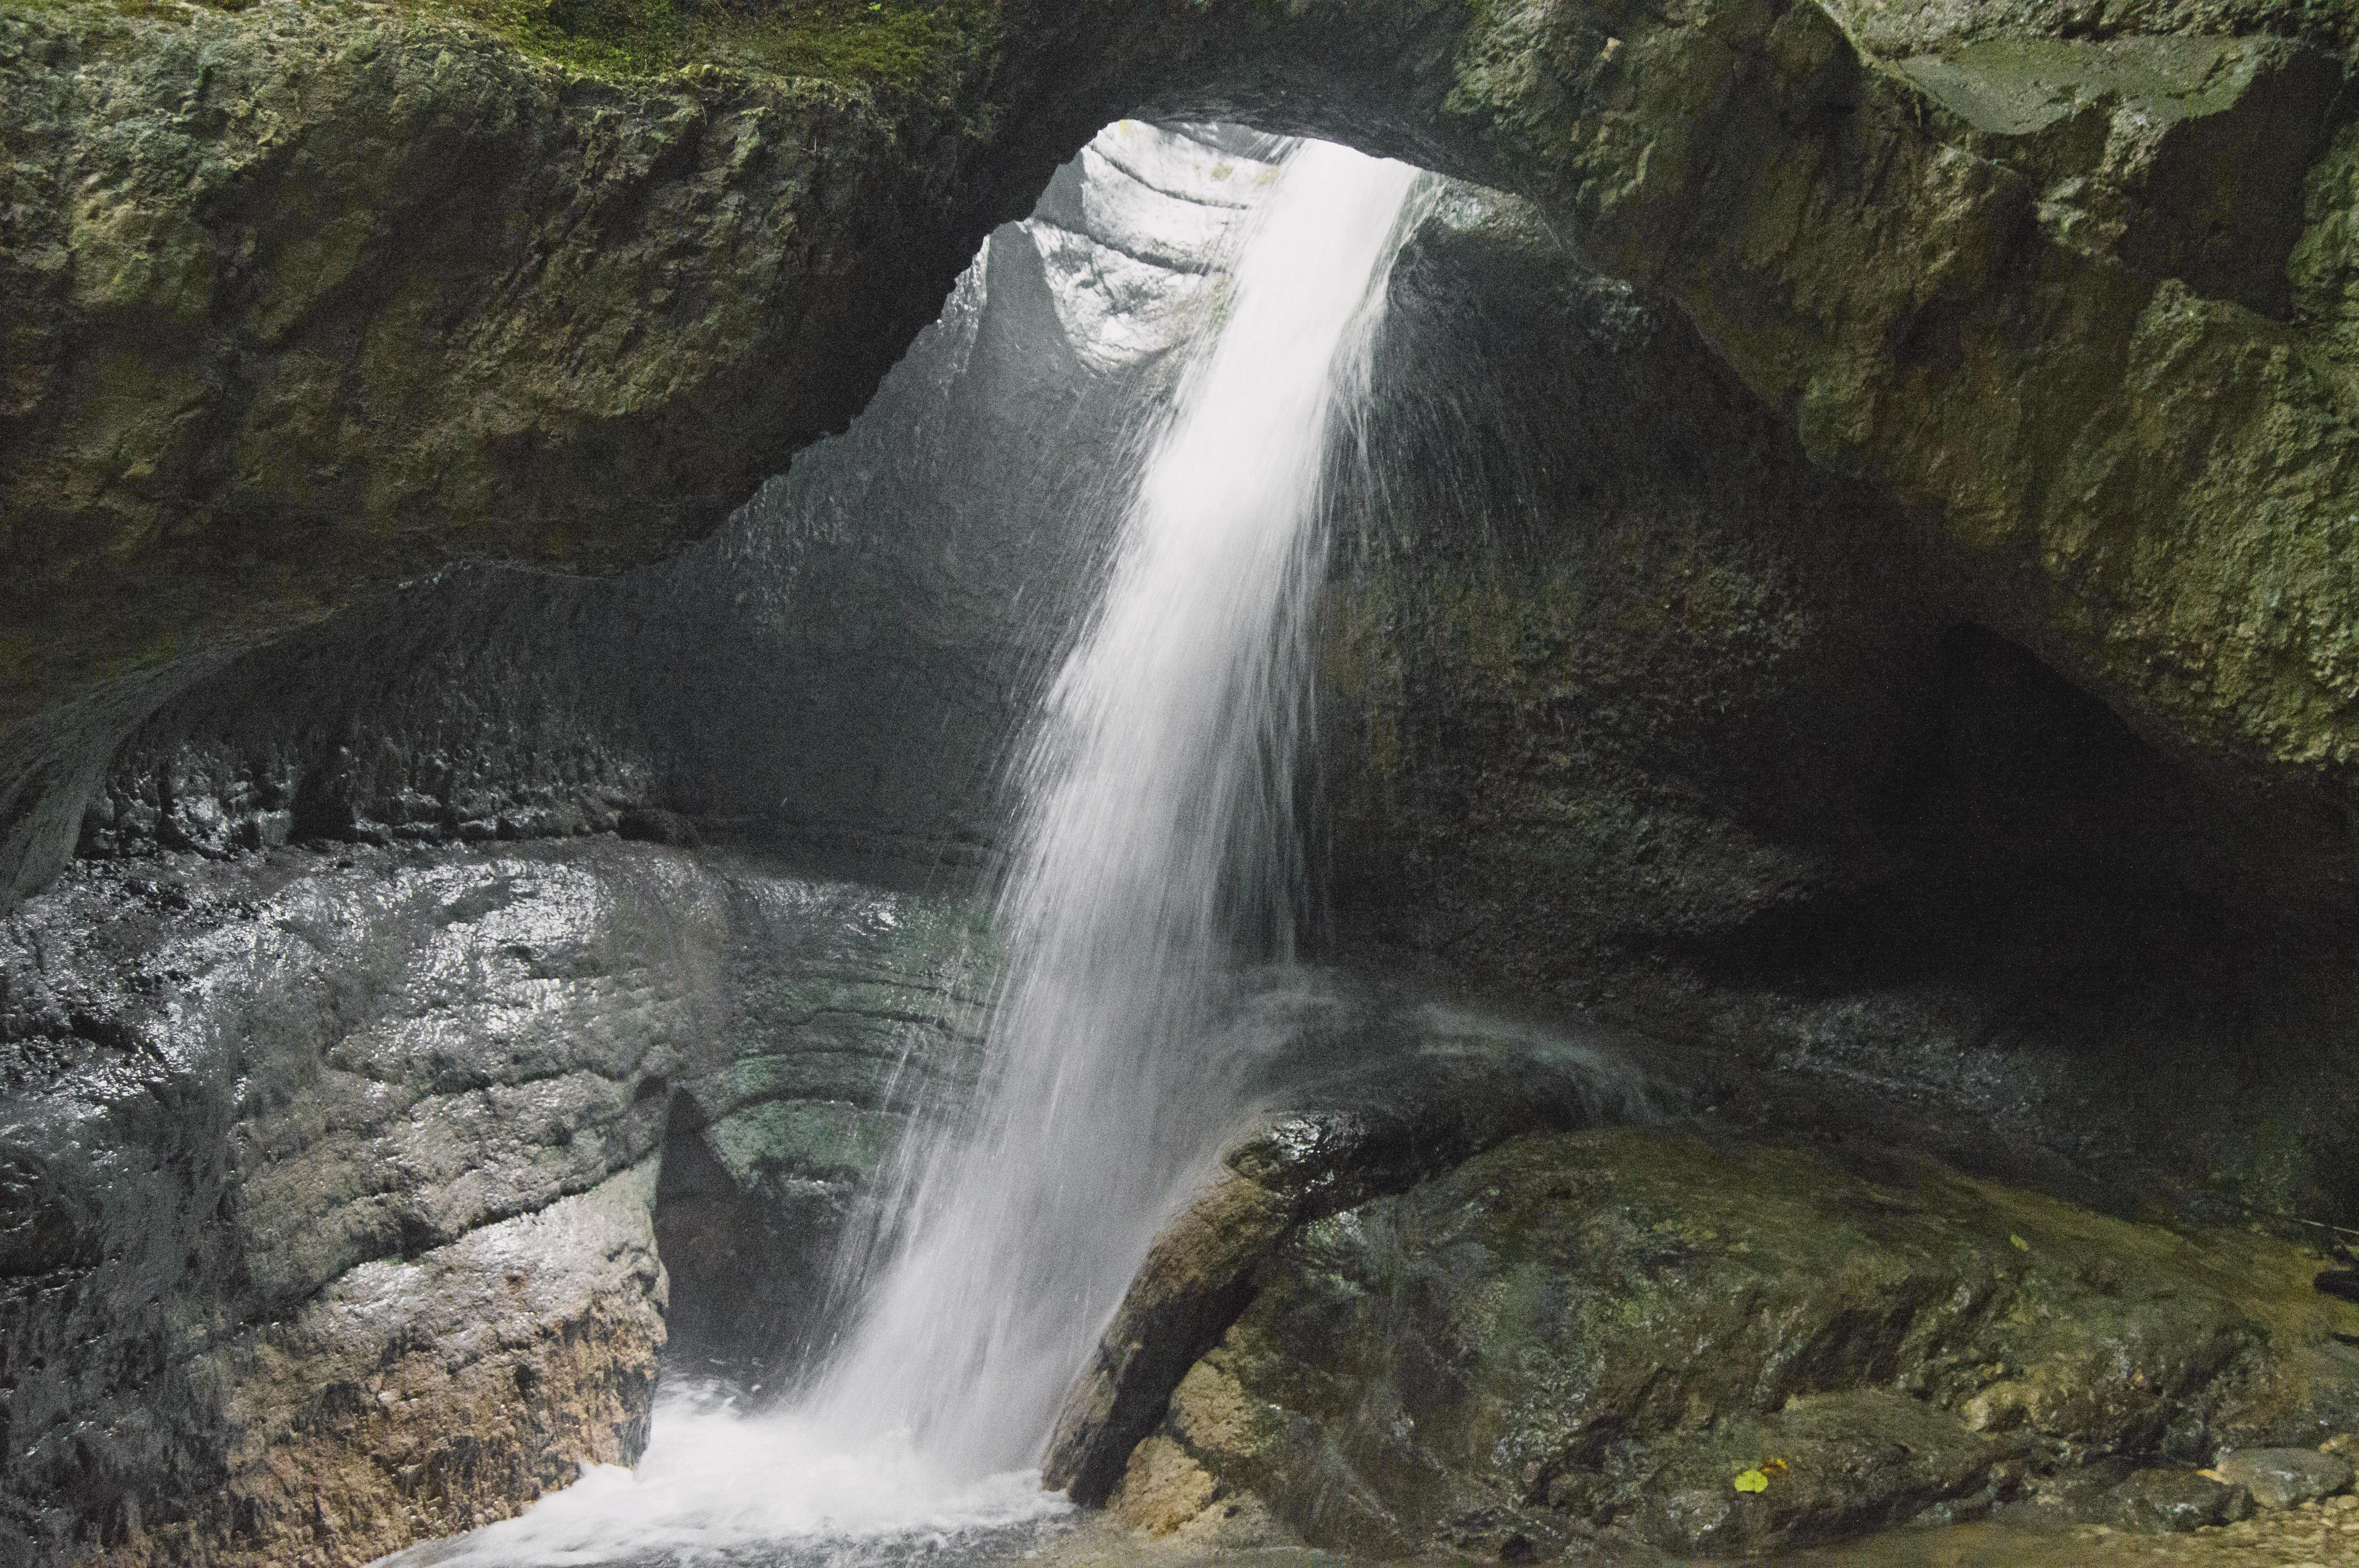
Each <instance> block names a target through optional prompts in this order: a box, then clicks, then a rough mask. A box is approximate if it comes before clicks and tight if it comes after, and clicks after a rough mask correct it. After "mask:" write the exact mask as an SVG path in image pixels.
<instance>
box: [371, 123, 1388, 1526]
mask: <svg viewBox="0 0 2359 1568" xmlns="http://www.w3.org/2000/svg"><path fill="white" fill-rule="evenodd" d="M1419 178H1420V177H1419V174H1418V172H1417V171H1416V170H1414V169H1412V168H1408V167H1407V166H1405V165H1400V164H1395V163H1389V162H1386V161H1383V160H1379V159H1374V158H1369V157H1364V156H1362V155H1360V154H1357V153H1354V152H1352V151H1350V150H1348V149H1346V148H1343V147H1337V146H1327V145H1325V144H1321V143H1305V144H1301V145H1300V146H1299V147H1298V148H1297V149H1296V150H1295V151H1294V152H1293V153H1292V154H1291V155H1290V156H1289V157H1288V159H1287V162H1286V164H1285V168H1284V172H1283V174H1282V175H1281V177H1280V178H1278V179H1277V182H1276V184H1275V186H1274V187H1273V188H1272V189H1270V191H1269V194H1268V195H1267V196H1266V199H1265V200H1263V202H1262V203H1261V206H1260V208H1259V210H1258V211H1257V212H1256V214H1255V215H1254V218H1253V219H1252V221H1251V225H1250V228H1249V229H1248V231H1247V232H1246V234H1245V238H1244V239H1243V242H1242V243H1241V245H1240V247H1239V249H1238V250H1237V252H1236V254H1235V255H1234V262H1233V268H1232V273H1231V279H1230V284H1229V289H1228V294H1227V297H1226V300H1225V308H1224V311H1223V316H1222V319H1220V321H1219V322H1218V324H1217V326H1216V328H1215V329H1214V330H1212V331H1211V332H1210V333H1209V335H1208V336H1207V338H1206V339H1205V341H1203V342H1201V344H1200V345H1199V346H1198V349H1197V351H1196V352H1195V354H1194V355H1193V357H1192V358H1191V360H1190V364H1189V366H1188V369H1187V371H1186V373H1184V375H1183V377H1182V380H1181V384H1180V392H1179V395H1178V397H1177V398H1176V400H1175V403H1174V406H1173V408H1172V411H1171V414H1170V416H1169V423H1168V424H1167V425H1166V426H1165V427H1164V428H1163V429H1162V430H1161V432H1160V433H1159V435H1158V438H1156V439H1155V441H1154V442H1153V443H1152V445H1151V447H1150V449H1149V450H1148V453H1147V459H1146V460H1145V463H1144V465H1143V467H1142V470H1141V471H1140V474H1139V478H1138V483H1137V491H1136V497H1135V499H1134V501H1133V502H1132V503H1131V505H1130V507H1129V510H1128V513H1127V514H1126V516H1125V520H1124V523H1123V528H1122V532H1121V535H1120V537H1119V539H1118V540H1117V542H1116V546H1115V550H1114V565H1113V570H1112V576H1111V580H1110V582H1109V584H1108V586H1107V588H1106V589H1105V591H1104V596H1103V599H1102V600H1101V601H1100V603H1099V604H1098V606H1097V607H1096V610H1095V611H1094V613H1093V615H1092V616H1091V617H1090V618H1089V619H1088V621H1087V622H1086V623H1085V625H1084V627H1083V630H1082V635H1081V637H1080V638H1079V640H1078V642H1077V643H1076V645H1075V647H1074V650H1073V653H1072V654H1071V657H1070V659H1069V660H1068V662H1067V664H1066V665H1065V666H1064V668H1063V669H1062V671H1061V672H1060V674H1059V676H1057V678H1056V680H1055V681H1054V683H1053V684H1052V685H1051V687H1050V688H1049V693H1048V696H1047V698H1046V701H1045V703H1044V705H1043V708H1042V712H1041V715H1040V717H1039V719H1038V720H1037V721H1036V724H1035V727H1034V730H1033V733H1032V737H1031V740H1030V742H1029V746H1028V750H1027V755H1026V757H1025V759H1024V761H1023V762H1021V763H1020V765H1019V768H1018V771H1017V775H1016V782H1017V783H1018V784H1019V785H1020V787H1021V791H1022V795H1023V799H1024V802H1025V805H1024V811H1023V825H1022V828H1021V831H1020V834H1019V838H1018V842H1017V847H1016V855H1015V857H1014V870H1013V871H1012V873H1011V875H1010V877H1009V880H1008V883H1007V886H1006V891H1005V892H1004V893H1003V896H1002V899H1001V902H1000V907H999V912H998V916H997V921H996V926H997V930H998V932H999V935H1000V936H1001V937H1002V939H1003V940H1004V941H1005V942H1006V946H1007V950H1008V964H1007V968H1006V975H1007V979H1006V982H1005V985H1004V989H1003V990H1002V992H1001V994H1000V996H999V997H998V999H997V1000H996V1001H995V1005H994V1009H993V1014H992V1020H991V1022H990V1025H989V1064H988V1065H987V1067H986V1070H985V1075H984V1084H983V1087H982V1089H981V1092H980V1093H979V1094H978V1095H977V1096H976V1104H975V1105H973V1106H971V1107H965V1108H957V1110H958V1111H959V1112H960V1114H945V1115H942V1116H940V1117H938V1118H937V1119H936V1123H937V1124H938V1125H940V1127H941V1128H943V1131H942V1133H941V1134H940V1136H938V1137H937V1138H935V1139H933V1140H931V1141H923V1142H919V1143H916V1144H913V1146H912V1147H911V1148H909V1149H908V1150H906V1151H904V1152H903V1154H902V1155H901V1157H900V1159H899V1162H898V1163H897V1167H896V1170H895V1172H894V1173H893V1176H892V1179H891V1181H890V1182H889V1183H888V1184H887V1186H886V1195H885V1203H884V1209H885V1211H886V1213H887V1214H888V1215H889V1216H890V1218H891V1230H890V1239H891V1257H890V1260H889V1261H888V1262H887V1263H886V1265H885V1266H884V1267H883V1269H882V1270H881V1271H880V1272H879V1274H878V1276H877V1279H876V1281H875V1284H874V1285H873V1286H872V1287H871V1288H869V1289H868V1291H867V1292H866V1304H865V1306H864V1311H863V1313H862V1314H861V1317H860V1319H859V1320H858V1322H857V1324H856V1325H855V1327H854V1329H853V1333H852V1335H851V1336H850V1338H849V1341H848V1343H847V1345H846V1346H845V1347H844V1349H843V1352H842V1354H840V1355H839V1356H838V1357H836V1358H835V1360H834V1361H833V1362H832V1365H831V1366H830V1367H829V1368H827V1369H826V1370H825V1371H824V1373H823V1374H822V1375H821V1377H820V1379H818V1380H817V1381H816V1382H815V1383H814V1384H813V1385H812V1386H811V1387H810V1388H809V1389H807V1390H804V1391H803V1393H802V1394H801V1396H800V1397H799V1398H798V1399H797V1400H795V1401H794V1403H793V1405H792V1406H791V1408H789V1409H787V1410H785V1411H778V1412H775V1413H771V1414H766V1415H761V1416H750V1417H749V1416H739V1415H737V1414H736V1413H734V1411H732V1410H730V1409H728V1408H726V1407H725V1406H723V1404H721V1403H718V1402H716V1401H715V1400H711V1399H702V1400H700V1399H699V1398H696V1397H693V1396H690V1395H686V1394H673V1395H670V1396H669V1397H668V1398H667V1399H666V1400H665V1401H664V1403H663V1404H662V1405H661V1406H659V1408H658V1412H657V1415H656V1420H655V1424H654V1427H653V1429H652V1441H651V1443H650V1445H649V1447H648V1450H647V1455H646V1457H645V1459H644V1461H643V1463H642V1464H641V1465H640V1467H639V1469H638V1472H637V1474H636V1476H624V1475H622V1474H621V1473H613V1474H609V1473H607V1472H603V1471H602V1472H597V1473H594V1474H593V1475H592V1476H590V1477H589V1478H588V1479H587V1480H585V1481H584V1482H582V1484H580V1485H578V1486H576V1487H572V1488H571V1489H570V1490H568V1491H567V1492H565V1493H563V1494H560V1495H559V1496H558V1497H556V1498H550V1499H549V1500H547V1501H544V1502H543V1503H542V1504H540V1505H539V1506H538V1507H537V1508H535V1509H533V1510H532V1511H531V1512H530V1513H528V1514H527V1515H526V1516H524V1517H523V1518H521V1519H516V1520H513V1521H510V1522H509V1523H506V1524H503V1525H498V1526H494V1527H491V1528H490V1529H487V1530H483V1531H480V1532H478V1533H477V1534H476V1535H474V1536H472V1537H468V1538H464V1539H463V1540H462V1541H460V1542H455V1543H452V1544H451V1545H450V1546H445V1547H440V1548H436V1549H433V1550H434V1551H435V1552H437V1553H439V1554H438V1555H431V1556H429V1555H412V1556H408V1557H405V1558H403V1559H401V1560H400V1561H402V1562H404V1563H417V1564H422V1563H428V1562H448V1563H612V1562H617V1561H631V1562H641V1563H645V1562H671V1561H678V1562H688V1561H698V1560H708V1561H709V1560H713V1559H714V1558H716V1557H717V1558H718V1559H719V1560H722V1561H732V1562H746V1563H756V1562H758V1563H802V1562H810V1563H865V1562H887V1561H907V1560H911V1558H912V1555H913V1554H915V1555H916V1556H918V1557H923V1556H925V1555H926V1554H927V1553H929V1552H932V1551H933V1550H934V1549H933V1548H932V1547H931V1546H929V1545H928V1544H927V1542H929V1541H935V1540H938V1539H944V1538H946V1537H947V1536H951V1535H962V1534H963V1535H966V1536H969V1537H973V1536H976V1535H977V1534H978V1532H980V1533H981V1534H984V1535H988V1534H990V1533H991V1532H993V1531H995V1530H998V1531H1004V1530H1007V1529H1010V1528H1018V1527H1021V1526H1023V1525H1024V1524H1025V1523H1026V1522H1027V1521H1038V1520H1040V1519H1046V1518H1049V1517H1050V1516H1052V1515H1053V1514H1054V1513H1056V1512H1057V1511H1058V1510H1060V1509H1062V1508H1064V1506H1065V1505H1064V1504H1063V1503H1062V1501H1061V1499H1059V1498H1052V1497H1046V1496H1044V1495H1043V1494H1042V1493H1041V1492H1040V1489H1039V1482H1038V1472H1037V1469H1034V1468H1031V1467H1032V1466H1037V1465H1038V1461H1039V1457H1040V1454H1041V1449H1042V1446H1043V1444H1045V1442H1046V1440H1047V1437H1048V1434H1049V1426H1050V1424H1051V1422H1053V1420H1054V1418H1055V1416H1056V1413H1057V1407H1058V1404H1059V1401H1060V1399H1061V1398H1062V1396H1063V1394H1064V1392H1065V1390H1066V1389H1067V1387H1068V1385H1069V1383H1070V1382H1071V1379H1072V1378H1073V1376H1074V1374H1075V1372H1076V1371H1077V1370H1078V1369H1079V1368H1080V1367H1081V1366H1082V1362H1083V1361H1084V1359H1085V1357H1087V1356H1088V1354H1089V1352H1090V1349H1091V1347H1092V1346H1093V1343H1094V1341H1095V1338H1096V1336H1097V1334H1098V1333H1099V1331H1100V1329H1101V1327H1102V1326H1103V1324H1104V1323H1105V1321H1106V1320H1107V1318H1108V1317H1109V1316H1110V1315H1111V1314H1112V1313H1113V1312H1114V1308H1115V1306H1116V1305H1117V1304H1118V1303H1119V1301H1120V1299H1121V1295H1122V1292H1123V1290H1124V1289H1125V1286H1126V1285H1127V1284H1128V1283H1129V1281H1130V1279H1131V1276H1132V1275H1133V1274H1134V1273H1135V1272H1136V1269H1137V1267H1138V1265H1139V1263H1140V1262H1141V1261H1142V1260H1144V1259H1145V1257H1146V1255H1147V1249H1148V1246H1149V1245H1150V1243H1151V1242H1152V1240H1153V1238H1154V1236H1155V1234H1156V1232H1157V1231H1158V1229H1159V1228H1160V1227H1161V1226H1162V1225H1163V1224H1164V1223H1165V1222H1166V1221H1167V1220H1168V1219H1169V1217H1171V1216H1172V1215H1173V1214H1174V1213H1175V1212H1176V1211H1177V1210H1178V1209H1179V1208H1180V1206H1182V1205H1183V1204H1184V1203H1185V1202H1186V1200H1187V1198H1188V1196H1189V1195H1190V1193H1191V1191H1193V1190H1194V1188H1195V1187H1196V1186H1197V1185H1198V1184H1199V1183H1200V1182H1201V1179H1202V1178H1203V1176H1204V1175H1205V1174H1206V1173H1207V1171H1208V1167H1209V1163H1210V1162H1211V1160H1212V1157H1213V1156H1214V1155H1216V1154H1217V1152H1218V1148H1219V1144H1220V1142H1221V1141H1222V1140H1223V1137H1224V1136H1225V1135H1226V1134H1228V1133H1229V1132H1231V1131H1232V1130H1234V1128H1235V1125H1236V1122H1237V1119H1238V1118H1239V1116H1240V1115H1241V1113H1242V1112H1243V1111H1244V1110H1245V1108H1246V1103H1247V1100H1248V1098H1249V1096H1250V1093H1251V1090H1252V1087H1253V1086H1254V1084H1255V1082H1256V1076H1257V1073H1258V1072H1259V1070H1260V1068H1261V1067H1262V1065H1264V1061H1263V1058H1264V1057H1266V1054H1267V1050H1268V1048H1269V1046H1270V1044H1271V1041H1270V1039H1268V1038H1267V1037H1266V1036H1264V1035H1262V1034H1259V1033H1256V1031H1255V1030H1253V1029H1250V1028H1247V1029H1243V1030H1240V1029H1238V1028H1236V1027H1234V1022H1235V1020H1234V1009H1233V1004H1234V1002H1235V1001H1236V1000H1238V995H1237V993H1238V989H1239V988H1238V978H1237V977H1238V968H1237V966H1238V964H1239V962H1240V960H1241V959H1242V960H1244V961H1245V962H1248V963H1251V962H1256V961H1258V960H1261V959H1266V958H1269V957H1277V958H1279V959H1283V958H1284V957H1287V956H1288V953H1289V952H1290V940H1291V926H1292V919H1293V914H1292V900H1293V896H1294V892H1295V883H1296V881H1298V880H1299V877H1298V857H1297V852H1296V848H1295V844H1296V835H1295V830H1294V824H1293V821H1292V815H1291V813H1292V796H1293V778H1292V773H1291V769H1292V766H1293V760H1294V754H1295V752H1296V750H1297V748H1298V745H1299V739H1300V736H1299V726H1300V723H1301V720H1302V717H1303V712H1302V704H1303V701H1304V697H1305V686H1306V677H1307V665H1308V639H1309V635H1310V611H1311V606H1312V604H1313V601H1314V599H1315V596H1316V594H1317V592H1318V586H1319V582H1320V580H1321V570H1322V568H1323V564H1324V560H1325V506H1326V503H1325V498H1324V495H1323V490H1322V486H1323V481H1324V477H1325V474H1326V471H1327V468H1328V462H1329V449H1330V446H1331V440H1332V437H1333V436H1334V434H1335V433H1336V430H1337V427H1338V426H1339V424H1340V423H1341V422H1342V421H1343V420H1346V419H1348V418H1350V417H1351V416H1352V415H1353V406H1354V401H1355V399H1356V397H1357V395H1358V393H1359V391H1360V388H1361V384H1362V383H1363V382H1364V364H1365V349H1366V346H1367V342H1368V339H1369V336H1370V332H1371V329H1372V327H1373V324H1374V321H1375V317H1376V315H1377V313H1378V310H1379V308H1380V305H1381V300H1382V297H1383V289H1384V285H1385V280H1386V274H1387V272H1388V271H1389V268H1390V265H1391V260H1392V257H1393V255H1394V254H1395V253H1396V251H1397V248H1398V245H1399V243H1400V240H1401V238H1402V235H1403V232H1404V231H1405V229H1406V227H1407V226H1408V224H1407V215H1408V203H1409V200H1410V197H1411V193H1412V190H1413V189H1414V188H1415V187H1416V186H1417V184H1418V181H1419ZM749 1553H750V1555H749Z"/></svg>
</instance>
